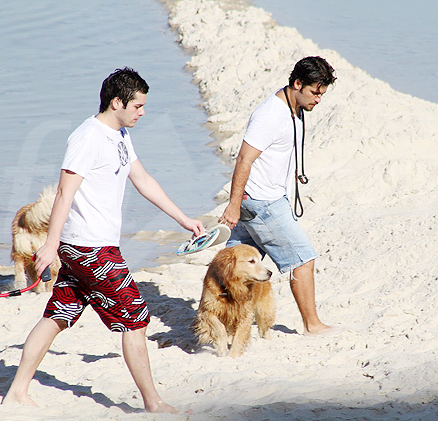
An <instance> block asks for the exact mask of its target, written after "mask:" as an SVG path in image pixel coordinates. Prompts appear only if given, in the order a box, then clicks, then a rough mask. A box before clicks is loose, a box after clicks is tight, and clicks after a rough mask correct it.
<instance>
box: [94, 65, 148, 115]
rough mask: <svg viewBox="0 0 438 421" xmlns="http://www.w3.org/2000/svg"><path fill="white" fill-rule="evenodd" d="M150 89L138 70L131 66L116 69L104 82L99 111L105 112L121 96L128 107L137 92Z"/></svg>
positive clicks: (143, 92)
mask: <svg viewBox="0 0 438 421" xmlns="http://www.w3.org/2000/svg"><path fill="white" fill-rule="evenodd" d="M148 91H149V85H148V84H147V83H146V81H145V80H144V79H143V78H142V77H141V76H140V75H139V74H138V72H136V71H135V70H133V69H131V68H129V67H125V68H124V69H116V70H115V71H114V72H113V73H111V74H110V75H109V76H108V77H107V78H106V79H105V80H104V81H103V82H102V88H101V90H100V107H99V112H100V113H103V112H105V111H106V110H107V109H108V107H109V105H110V103H111V101H112V100H113V99H114V98H120V100H121V101H122V103H123V106H124V107H125V108H126V106H127V105H128V102H129V101H132V100H133V99H134V97H135V94H136V93H137V92H141V93H142V94H147V93H148Z"/></svg>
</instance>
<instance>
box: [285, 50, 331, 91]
mask: <svg viewBox="0 0 438 421" xmlns="http://www.w3.org/2000/svg"><path fill="white" fill-rule="evenodd" d="M334 71H335V69H333V67H332V66H330V64H328V63H327V61H325V59H323V58H321V57H318V56H315V57H305V58H303V59H301V60H300V61H298V62H297V63H296V64H295V67H294V69H293V70H292V73H291V74H290V76H289V86H291V87H292V86H293V85H294V82H295V80H297V79H298V80H299V81H300V82H301V83H302V85H303V86H307V85H313V84H314V83H317V84H318V87H320V86H328V85H331V84H332V83H334V82H335V80H336V77H335V76H334V74H333V73H334Z"/></svg>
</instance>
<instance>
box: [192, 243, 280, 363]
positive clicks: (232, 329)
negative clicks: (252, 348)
mask: <svg viewBox="0 0 438 421" xmlns="http://www.w3.org/2000/svg"><path fill="white" fill-rule="evenodd" d="M271 275H272V272H271V271H270V270H268V269H266V268H265V267H264V266H263V265H262V263H261V255H260V253H259V252H258V250H257V249H255V248H254V247H252V246H248V245H244V244H241V245H238V246H235V247H229V248H225V249H223V250H221V251H219V253H217V255H216V257H215V258H214V259H213V261H212V262H211V264H210V266H209V268H208V270H207V274H206V275H205V278H204V283H203V289H202V296H201V301H200V304H199V308H198V311H197V314H196V320H195V323H194V330H195V334H196V335H197V336H198V341H199V343H200V344H208V343H211V344H213V345H214V347H215V348H216V351H217V354H218V355H219V356H225V355H226V354H227V351H228V337H229V336H230V337H232V343H231V348H230V350H229V353H228V355H229V356H230V357H232V358H236V357H239V356H240V355H242V354H243V352H244V350H245V348H246V347H247V345H248V343H249V341H250V335H251V325H252V324H253V321H254V319H255V321H256V323H257V326H258V331H259V334H260V336H261V337H262V338H265V339H270V333H269V328H270V327H271V326H272V325H273V324H274V320H275V302H274V294H273V291H272V287H271V283H270V282H269V280H270V278H271Z"/></svg>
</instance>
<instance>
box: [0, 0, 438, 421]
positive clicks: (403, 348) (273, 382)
mask: <svg viewBox="0 0 438 421" xmlns="http://www.w3.org/2000/svg"><path fill="white" fill-rule="evenodd" d="M218 3H219V2H211V1H207V0H180V1H172V2H171V4H169V5H168V7H169V10H170V17H169V22H170V24H171V25H173V27H174V28H175V30H177V31H178V33H179V36H180V44H181V46H182V47H183V48H194V47H196V51H195V53H194V54H193V55H192V56H191V57H190V61H189V66H190V67H192V68H193V75H194V76H193V77H194V79H196V80H197V81H199V82H198V86H199V89H200V92H201V94H202V95H203V99H204V101H205V102H204V106H205V109H206V111H207V113H208V116H209V122H210V123H212V124H214V125H215V127H217V129H218V132H219V134H220V136H223V139H222V138H221V141H220V145H219V146H218V153H219V154H220V156H221V158H222V157H223V159H226V160H228V158H229V157H230V159H231V160H232V158H233V157H235V155H236V153H237V149H238V147H239V146H240V142H241V140H242V138H243V132H244V129H245V126H246V123H247V119H248V117H249V115H250V113H251V112H252V110H253V109H254V108H255V106H256V105H258V103H259V102H261V101H262V100H263V99H264V98H265V97H266V96H268V95H269V94H270V93H271V92H273V91H274V90H275V89H276V88H278V87H281V86H282V85H284V84H285V83H286V81H287V76H288V74H289V72H290V67H291V66H292V65H293V63H294V62H295V61H297V60H298V59H300V58H302V57H303V56H305V55H310V54H312V55H313V54H318V55H322V56H323V57H326V58H327V60H328V61H329V63H330V64H332V65H333V67H334V68H335V69H336V75H337V77H338V81H337V83H336V86H335V87H334V89H332V90H330V92H328V93H327V94H326V95H325V97H324V100H323V102H322V103H321V104H319V105H318V107H317V108H316V109H315V110H314V111H313V112H312V113H309V114H308V115H306V117H307V118H306V123H307V127H308V132H307V140H306V142H307V143H306V148H307V156H306V158H307V159H306V165H307V169H308V171H307V172H308V176H309V179H310V183H309V185H307V186H306V187H305V189H302V198H303V204H304V210H305V213H304V217H303V219H302V221H300V223H301V224H302V226H303V228H304V230H305V231H306V232H307V233H308V235H309V237H310V238H311V240H312V241H313V242H314V244H315V246H316V248H317V250H318V251H319V253H320V257H319V258H318V259H317V264H316V275H315V281H316V301H317V306H318V312H319V314H320V315H321V317H322V319H323V320H324V321H327V322H328V323H329V324H333V325H342V326H343V327H344V328H345V331H344V332H342V333H340V334H338V335H334V336H331V337H317V338H307V337H305V336H303V335H301V334H300V333H301V332H302V322H301V319H300V315H299V312H298V310H297V309H296V305H295V302H294V300H293V298H292V295H291V293H290V290H289V284H288V282H286V281H285V279H283V278H282V277H280V276H278V272H277V271H276V269H273V270H274V274H275V276H274V277H273V280H272V286H273V290H274V295H275V299H276V305H277V317H276V322H275V325H274V328H273V330H272V334H271V335H272V341H265V340H262V339H260V338H259V337H258V335H257V332H256V328H255V326H253V328H254V329H253V331H252V335H251V344H250V346H249V348H248V350H247V351H246V352H245V354H244V355H243V356H242V357H240V358H238V359H236V360H232V359H230V358H227V357H225V358H219V357H217V356H216V355H215V354H214V352H213V350H212V348H211V347H209V346H203V347H199V346H197V345H196V342H195V338H194V337H193V333H192V332H191V330H190V325H191V323H192V321H193V318H194V315H195V312H196V309H197V307H198V304H199V299H200V295H201V289H202V279H203V276H204V275H205V272H206V270H207V265H208V263H209V262H210V261H211V259H212V258H213V256H214V255H215V253H216V252H217V250H218V249H220V248H221V247H223V246H216V247H214V248H211V249H208V250H205V251H203V252H201V253H197V254H193V255H189V256H185V257H179V258H178V262H176V263H175V262H170V261H169V262H168V264H162V265H161V266H158V267H156V268H153V269H147V270H141V271H136V272H135V273H134V274H133V275H134V278H135V280H136V282H137V283H138V286H139V289H140V292H141V293H142V295H143V296H144V297H145V299H146V301H147V302H148V306H149V308H150V311H151V315H152V317H151V323H150V325H149V327H148V338H149V341H148V348H149V355H150V358H151V364H152V372H153V374H154V378H155V381H156V383H157V389H158V391H159V393H160V394H161V395H162V397H163V399H164V400H166V401H168V402H169V403H171V404H173V405H175V406H176V407H178V408H180V409H182V410H183V411H184V410H187V409H189V408H192V409H193V411H194V412H193V414H190V415H186V414H184V415H176V416H169V415H167V416H150V417H151V419H157V420H159V419H190V420H199V421H201V420H205V419H206V418H208V417H211V418H216V419H226V420H241V419H259V418H260V419H262V418H263V419H270V420H278V421H280V420H284V419H286V418H290V419H292V418H302V419H313V418H326V419H334V418H336V419H345V420H348V419H357V418H370V419H371V418H376V419H379V418H381V419H383V418H384V419H394V420H395V419H400V417H403V415H402V414H406V416H407V417H410V419H413V418H416V417H418V418H427V417H430V418H431V419H432V418H433V416H434V415H435V416H436V411H437V407H438V383H437V379H438V368H437V364H436V360H437V358H436V352H437V351H436V350H437V349H438V339H436V337H435V335H434V331H435V329H436V312H437V311H438V300H437V298H438V293H437V292H436V288H435V284H436V280H437V274H438V267H437V265H436V263H434V261H433V259H431V256H432V253H433V251H434V250H436V249H437V248H438V240H437V238H436V236H434V235H433V233H434V232H436V230H437V229H438V220H437V217H436V213H435V212H436V207H435V199H434V198H435V197H436V187H435V185H434V184H435V177H434V174H436V173H437V170H438V153H437V152H438V149H437V148H438V146H437V145H438V143H437V140H438V124H437V123H436V122H435V116H436V114H437V111H438V105H437V104H432V103H429V102H426V101H423V100H419V99H417V98H414V97H411V96H409V95H406V94H401V93H399V92H396V91H394V90H393V89H392V88H391V87H390V86H389V85H388V84H386V83H383V82H381V81H379V80H377V79H373V78H371V77H370V76H369V75H367V74H366V73H365V72H363V71H362V70H361V69H358V68H355V67H353V66H351V65H350V64H349V63H348V62H346V61H345V60H344V59H342V57H340V56H339V55H338V54H337V53H336V52H334V51H329V50H320V49H318V48H317V47H316V45H315V44H314V43H313V42H312V41H310V40H306V39H304V38H302V37H301V36H300V34H298V32H297V31H296V30H294V29H293V28H286V27H280V26H278V25H277V24H275V22H274V21H273V20H272V19H271V18H270V15H269V14H267V13H266V12H264V11H262V10H261V9H257V8H255V7H253V6H245V7H243V6H242V7H238V8H232V9H228V10H224V9H222V8H221V7H219V5H218ZM220 4H227V2H226V1H225V2H220ZM218 46H219V47H220V49H221V51H222V52H223V54H219V55H218V54H217V53H218ZM218 56H219V57H218ZM268 69H269V70H268ZM230 133H232V134H231V135H228V134H230ZM229 184H230V183H227V185H226V186H224V189H223V190H221V191H220V192H219V193H218V198H219V199H218V200H221V201H223V202H222V204H220V205H218V206H217V207H215V208H214V209H212V210H211V212H209V213H208V214H206V215H204V217H203V218H206V219H205V222H209V223H212V222H213V221H214V220H215V218H217V217H218V216H219V215H220V214H221V211H222V210H223V208H224V206H225V205H226V202H225V200H226V198H227V190H228V189H229ZM419 205H421V206H419ZM140 234H141V233H139V235H140ZM144 235H146V236H148V235H152V236H153V235H154V233H145V234H144ZM163 235H166V233H164V234H163ZM268 265H271V263H269V262H268ZM271 268H272V266H270V269H271ZM46 297H47V296H46V295H44V294H39V295H36V294H27V295H25V296H24V295H23V296H22V297H14V298H8V299H6V301H4V302H3V303H2V304H3V305H2V307H1V310H0V312H1V314H2V317H1V319H2V322H1V323H0V338H1V340H0V359H1V361H2V362H3V367H2V380H1V381H0V395H2V396H3V394H4V393H5V390H7V385H8V381H9V380H8V378H9V377H10V376H11V375H12V373H13V372H14V370H15V367H16V365H17V363H18V360H19V356H20V354H21V344H22V343H23V341H24V339H25V338H24V335H25V334H27V332H28V330H29V329H30V327H32V325H33V324H34V322H35V317H36V316H35V314H36V313H37V314H40V312H41V311H42V309H43V308H44V303H45V301H46V299H47V298H46ZM30 309H32V311H30ZM91 335H92V336H93V341H89V340H87V339H89V338H90V336H91ZM121 353H122V351H121V346H120V337H119V336H118V335H114V334H111V333H110V332H108V331H107V330H106V328H105V327H104V326H103V325H102V323H101V322H100V320H99V319H98V317H97V316H96V315H95V314H94V312H93V311H91V310H90V311H88V310H87V311H86V312H85V314H84V316H83V317H82V318H81V319H80V322H78V325H77V326H76V327H75V328H74V329H72V331H70V332H67V334H65V335H60V336H59V337H58V338H57V340H56V341H55V343H54V344H53V346H52V347H51V351H50V352H49V354H48V355H47V356H46V358H45V359H44V360H43V362H42V364H41V366H40V367H39V369H38V372H37V376H36V377H35V380H34V381H33V382H32V383H31V388H30V393H31V394H32V396H33V397H34V398H35V399H36V400H37V401H39V402H41V403H42V404H43V405H45V406H43V407H42V408H40V409H36V410H35V409H33V408H24V407H14V408H9V407H1V406H0V417H4V418H5V419H6V418H7V417H9V418H12V417H17V416H18V417H20V416H21V419H26V417H28V418H29V417H32V419H35V420H39V419H41V420H42V419H47V416H49V417H55V418H57V419H69V418H75V419H78V420H82V419H83V420H86V419H88V418H89V414H90V413H93V419H117V420H118V419H120V420H121V419H123V420H125V419H127V420H129V419H132V420H135V419H138V417H139V414H138V412H139V408H140V407H141V397H139V393H138V391H137V390H136V388H135V386H134V385H133V384H131V383H132V381H131V378H130V377H129V374H128V372H127V369H126V367H125V366H124V364H123V361H122V358H121ZM261 356H263V357H261ZM114 379H117V387H115V383H114ZM87 414H88V415H87ZM15 419H20V418H15Z"/></svg>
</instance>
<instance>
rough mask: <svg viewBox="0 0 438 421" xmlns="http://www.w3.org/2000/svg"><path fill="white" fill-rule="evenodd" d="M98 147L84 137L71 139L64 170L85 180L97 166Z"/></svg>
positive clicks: (63, 165) (63, 166)
mask: <svg viewBox="0 0 438 421" xmlns="http://www.w3.org/2000/svg"><path fill="white" fill-rule="evenodd" d="M96 156H97V145H94V144H93V142H92V141H91V140H90V139H89V138H87V137H83V136H79V137H73V138H69V139H68V141H67V150H66V153H65V156H64V161H63V162H62V167H61V168H62V169H63V170H69V171H72V172H74V173H75V174H78V175H80V176H81V177H83V178H85V177H86V176H87V174H88V173H89V171H90V170H91V168H93V166H94V165H95V161H96Z"/></svg>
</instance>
